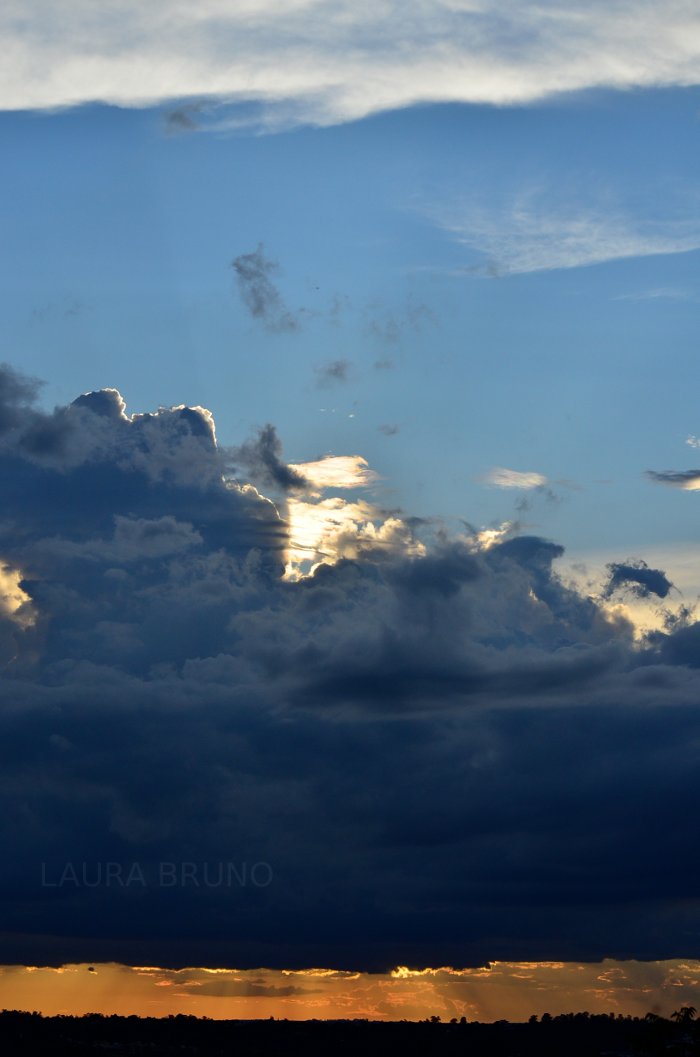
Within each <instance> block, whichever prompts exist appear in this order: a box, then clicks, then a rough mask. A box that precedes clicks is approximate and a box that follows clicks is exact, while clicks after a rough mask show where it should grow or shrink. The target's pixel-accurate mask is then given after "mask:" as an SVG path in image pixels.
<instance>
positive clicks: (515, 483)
mask: <svg viewBox="0 0 700 1057" xmlns="http://www.w3.org/2000/svg"><path fill="white" fill-rule="evenodd" d="M484 481H485V483H486V484H490V485H493V486H494V487H495V488H526V489H530V488H543V487H544V486H545V485H546V484H547V478H546V477H545V476H544V474H542V473H528V472H525V473H523V472H521V471H519V470H508V469H506V467H504V466H495V467H494V468H493V470H489V472H488V473H487V474H486V476H485V478H484Z"/></svg>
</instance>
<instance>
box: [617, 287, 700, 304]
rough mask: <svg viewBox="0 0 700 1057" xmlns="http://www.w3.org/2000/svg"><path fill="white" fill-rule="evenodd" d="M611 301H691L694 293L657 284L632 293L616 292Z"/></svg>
mask: <svg viewBox="0 0 700 1057" xmlns="http://www.w3.org/2000/svg"><path fill="white" fill-rule="evenodd" d="M612 300H613V301H693V300H695V295H694V294H693V293H692V291H690V290H685V289H682V288H679V287H674V286H658V287H654V288H652V289H651V290H639V291H637V292H636V293H632V294H618V295H617V296H616V297H613V298H612Z"/></svg>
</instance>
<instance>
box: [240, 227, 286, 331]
mask: <svg viewBox="0 0 700 1057" xmlns="http://www.w3.org/2000/svg"><path fill="white" fill-rule="evenodd" d="M231 267H232V268H233V270H234V272H235V273H236V279H237V282H238V291H239V293H240V295H241V298H242V300H243V304H244V305H245V306H246V308H247V309H248V311H249V312H250V314H251V316H252V317H253V319H258V320H260V322H261V323H262V324H263V326H264V327H265V329H266V330H269V331H271V332H272V333H283V332H285V331H295V330H299V328H300V326H301V323H300V320H299V313H294V312H291V311H290V309H289V308H287V306H286V305H285V303H284V301H283V299H282V295H281V294H280V292H279V290H278V289H277V287H276V286H275V284H274V283H273V281H272V279H271V276H273V275H275V274H276V273H277V272H278V271H279V265H278V263H277V261H275V260H272V259H271V258H270V257H266V256H265V250H264V246H263V244H262V243H260V244H259V246H258V248H257V250H255V252H254V253H242V254H240V256H238V257H236V258H235V259H234V260H233V261H232V262H231Z"/></svg>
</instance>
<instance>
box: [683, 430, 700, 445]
mask: <svg viewBox="0 0 700 1057" xmlns="http://www.w3.org/2000/svg"><path fill="white" fill-rule="evenodd" d="M685 442H686V444H688V445H689V446H690V447H691V448H700V437H696V436H694V435H693V434H692V433H691V434H690V436H689V437H686V441H685Z"/></svg>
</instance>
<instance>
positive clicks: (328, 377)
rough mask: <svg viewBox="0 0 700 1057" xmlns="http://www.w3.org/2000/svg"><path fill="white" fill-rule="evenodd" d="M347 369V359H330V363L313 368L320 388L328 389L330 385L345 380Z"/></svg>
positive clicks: (348, 366)
mask: <svg viewBox="0 0 700 1057" xmlns="http://www.w3.org/2000/svg"><path fill="white" fill-rule="evenodd" d="M349 370H350V361H349V360H332V361H331V362H330V363H323V364H320V365H319V366H318V367H315V368H314V371H315V372H316V384H317V385H318V387H319V388H320V389H328V388H329V387H330V386H332V385H338V384H342V383H344V382H347V380H348V372H349Z"/></svg>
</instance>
